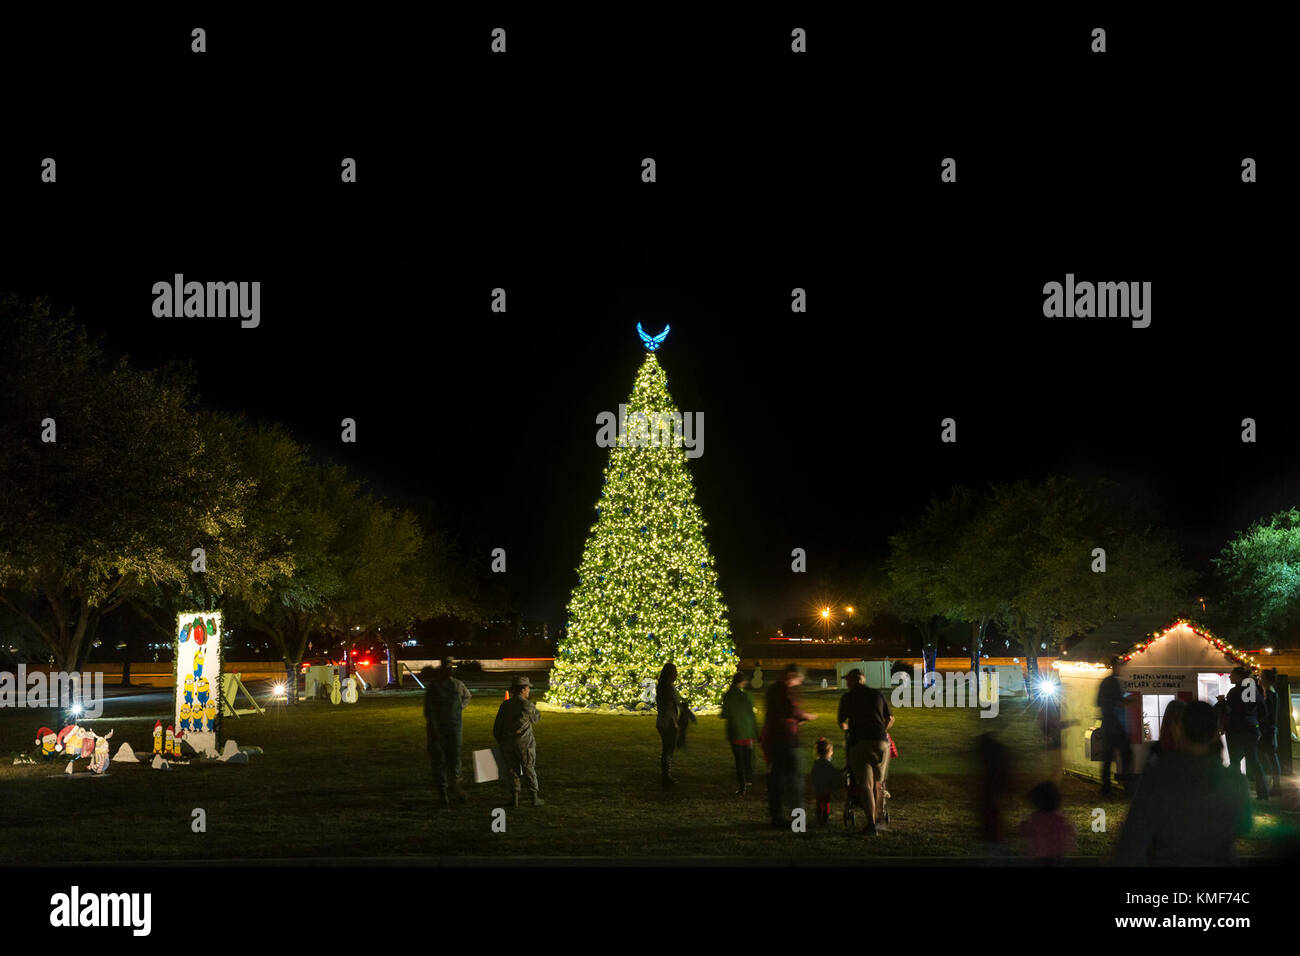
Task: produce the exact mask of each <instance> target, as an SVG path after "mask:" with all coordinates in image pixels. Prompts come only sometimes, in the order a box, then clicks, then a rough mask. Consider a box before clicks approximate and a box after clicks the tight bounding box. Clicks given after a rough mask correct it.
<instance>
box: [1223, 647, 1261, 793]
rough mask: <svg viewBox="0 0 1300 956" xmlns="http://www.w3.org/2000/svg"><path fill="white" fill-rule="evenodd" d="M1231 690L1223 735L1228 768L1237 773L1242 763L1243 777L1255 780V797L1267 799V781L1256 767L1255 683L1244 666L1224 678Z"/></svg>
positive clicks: (1226, 702) (1257, 711)
mask: <svg viewBox="0 0 1300 956" xmlns="http://www.w3.org/2000/svg"><path fill="white" fill-rule="evenodd" d="M1228 679H1229V680H1231V681H1232V690H1230V691H1228V696H1227V699H1226V700H1225V704H1226V706H1227V724H1226V726H1225V727H1224V736H1225V737H1227V739H1228V766H1229V767H1230V768H1231V769H1232V770H1233V771H1234V772H1240V770H1241V761H1242V760H1243V759H1245V761H1246V775H1247V776H1248V777H1250V778H1251V779H1252V780H1253V781H1255V796H1256V797H1257V798H1258V799H1260V800H1267V799H1268V781H1266V780H1265V779H1264V770H1263V768H1261V767H1260V765H1259V698H1260V696H1262V695H1261V692H1260V688H1259V684H1258V683H1257V682H1256V681H1255V679H1254V678H1253V677H1252V676H1251V674H1250V671H1248V670H1246V668H1244V667H1234V668H1233V669H1232V673H1231V674H1229V675H1228Z"/></svg>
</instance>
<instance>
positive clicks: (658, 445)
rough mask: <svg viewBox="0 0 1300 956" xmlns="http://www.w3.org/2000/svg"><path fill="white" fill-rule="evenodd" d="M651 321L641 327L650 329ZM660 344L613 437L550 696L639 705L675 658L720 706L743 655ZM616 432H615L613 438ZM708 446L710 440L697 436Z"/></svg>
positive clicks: (681, 680) (685, 690)
mask: <svg viewBox="0 0 1300 956" xmlns="http://www.w3.org/2000/svg"><path fill="white" fill-rule="evenodd" d="M639 329H640V327H639V326H638V330H639ZM666 334H667V330H665V331H664V333H662V334H661V335H660V336H658V337H656V338H651V337H649V336H647V335H645V333H642V339H643V340H645V342H646V345H647V347H648V348H650V350H651V351H650V354H649V355H647V356H646V359H645V362H644V363H643V364H642V366H641V370H640V371H639V372H638V373H637V377H636V384H635V385H634V386H633V388H632V397H631V398H630V399H629V400H628V402H627V405H626V407H625V409H621V410H620V411H621V412H622V414H621V416H620V417H621V418H622V422H623V424H622V427H620V428H619V429H618V432H617V443H611V444H612V447H611V448H610V456H609V464H608V465H607V466H606V468H605V483H604V485H603V487H602V489H601V493H600V498H599V500H598V501H597V502H596V523H595V524H594V525H592V528H591V533H590V535H589V536H588V538H587V543H586V546H585V547H584V548H583V553H582V564H581V565H580V566H579V568H578V584H577V587H575V588H574V590H573V596H572V598H571V599H570V601H569V608H568V620H567V624H566V634H565V637H564V639H563V641H562V642H561V644H560V647H559V649H558V652H557V657H556V662H555V667H554V669H553V670H552V671H551V677H550V690H549V691H548V693H547V700H548V701H549V702H551V703H554V704H572V705H575V706H588V707H590V706H597V705H601V704H606V705H611V706H629V707H630V706H635V705H636V704H637V702H638V701H640V700H642V699H643V689H644V685H645V682H646V681H647V680H650V681H653V680H654V679H655V678H657V677H658V675H659V670H660V668H661V667H662V666H663V665H664V664H665V663H667V662H668V661H672V662H673V663H674V664H676V666H677V672H678V679H677V687H678V690H679V691H680V692H681V694H682V698H683V700H685V701H686V702H687V703H689V704H690V705H691V706H692V707H695V708H700V707H705V706H710V705H714V704H716V703H717V702H718V701H719V700H720V699H721V697H722V694H723V693H724V692H725V691H726V689H727V686H728V681H729V680H730V678H731V675H732V674H733V673H735V671H736V668H737V666H738V665H739V663H740V662H739V659H738V658H737V657H736V651H735V647H734V645H733V644H732V641H731V629H730V627H729V626H728V624H727V608H726V605H724V604H723V603H722V594H721V592H720V591H719V590H718V574H717V571H715V570H714V567H713V557H712V555H710V554H709V548H708V545H707V544H706V543H705V540H704V528H705V521H704V518H703V516H702V515H701V513H700V507H699V505H698V504H697V503H696V501H695V491H694V487H693V486H692V484H691V476H690V472H688V471H687V466H686V462H687V457H686V451H687V449H686V448H685V447H683V441H682V439H683V437H685V438H686V443H687V444H689V443H690V441H691V440H692V438H694V440H695V441H699V440H700V439H701V438H702V434H700V433H695V434H694V435H692V430H691V429H690V428H689V427H687V428H686V429H685V436H683V423H682V418H681V416H680V415H679V414H678V413H677V411H676V409H675V408H674V407H673V402H672V398H671V397H670V396H669V394H668V381H667V376H666V375H665V374H664V370H663V367H662V366H661V365H660V364H659V361H658V359H657V358H656V357H655V355H654V350H655V349H657V348H658V347H659V344H660V343H662V341H663V335H666ZM611 437H612V436H611ZM697 447H698V446H697Z"/></svg>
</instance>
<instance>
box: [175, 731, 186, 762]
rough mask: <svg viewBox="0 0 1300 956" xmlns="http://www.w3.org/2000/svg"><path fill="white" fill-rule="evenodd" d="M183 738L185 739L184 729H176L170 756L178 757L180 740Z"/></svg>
mask: <svg viewBox="0 0 1300 956" xmlns="http://www.w3.org/2000/svg"><path fill="white" fill-rule="evenodd" d="M184 739H185V731H183V730H178V731H177V732H176V736H175V737H174V738H173V739H172V756H173V757H180V755H181V741H182V740H184Z"/></svg>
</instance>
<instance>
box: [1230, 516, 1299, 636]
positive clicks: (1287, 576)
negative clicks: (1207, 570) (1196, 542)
mask: <svg viewBox="0 0 1300 956" xmlns="http://www.w3.org/2000/svg"><path fill="white" fill-rule="evenodd" d="M1214 564H1215V568H1216V570H1217V571H1218V574H1219V576H1220V578H1221V579H1222V581H1223V583H1224V585H1225V587H1226V590H1227V598H1228V611H1229V615H1230V617H1231V618H1232V619H1233V622H1234V623H1235V625H1236V626H1237V627H1239V628H1240V629H1241V631H1243V632H1244V633H1245V634H1248V635H1250V636H1252V637H1254V638H1256V639H1260V640H1264V641H1274V642H1280V639H1282V638H1285V637H1286V636H1287V635H1289V634H1290V633H1292V632H1293V631H1294V630H1295V629H1296V628H1300V510H1297V509H1295V508H1290V509H1287V510H1284V511H1279V512H1277V513H1276V514H1273V515H1270V516H1269V517H1267V518H1263V519H1261V520H1259V521H1256V522H1255V523H1254V524H1253V525H1251V526H1250V528H1249V529H1248V530H1247V531H1245V532H1243V533H1241V534H1238V535H1237V536H1236V537H1235V538H1233V539H1232V540H1231V541H1229V542H1228V543H1227V544H1226V545H1224V547H1223V550H1222V551H1221V552H1220V554H1219V556H1218V557H1217V558H1215V560H1214Z"/></svg>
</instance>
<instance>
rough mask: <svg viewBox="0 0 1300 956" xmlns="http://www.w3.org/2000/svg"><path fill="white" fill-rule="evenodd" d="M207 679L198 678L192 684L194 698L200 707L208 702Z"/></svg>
mask: <svg viewBox="0 0 1300 956" xmlns="http://www.w3.org/2000/svg"><path fill="white" fill-rule="evenodd" d="M208 690H209V688H208V679H207V678H206V677H200V678H199V679H198V680H197V681H195V683H194V696H195V697H197V698H198V700H199V706H200V707H202V706H203V705H204V704H206V703H207V702H208Z"/></svg>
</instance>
